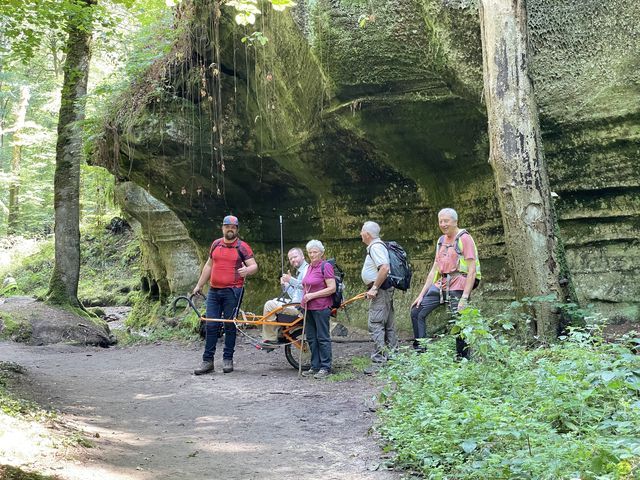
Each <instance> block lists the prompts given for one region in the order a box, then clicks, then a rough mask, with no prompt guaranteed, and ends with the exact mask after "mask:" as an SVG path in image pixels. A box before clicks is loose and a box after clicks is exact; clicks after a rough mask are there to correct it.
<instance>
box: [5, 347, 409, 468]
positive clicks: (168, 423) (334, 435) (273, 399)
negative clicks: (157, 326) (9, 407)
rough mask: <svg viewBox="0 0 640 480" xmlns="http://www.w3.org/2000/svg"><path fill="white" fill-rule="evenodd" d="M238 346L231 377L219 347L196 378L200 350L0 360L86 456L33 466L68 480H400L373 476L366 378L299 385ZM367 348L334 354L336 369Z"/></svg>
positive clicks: (274, 363) (37, 351)
mask: <svg viewBox="0 0 640 480" xmlns="http://www.w3.org/2000/svg"><path fill="white" fill-rule="evenodd" d="M238 340H239V342H238V347H237V350H236V356H235V363H236V371H235V372H233V373H231V374H227V375H225V374H223V373H222V372H221V371H222V366H221V360H220V354H221V353H222V352H221V350H222V348H221V347H220V348H219V350H220V351H218V352H217V358H216V372H215V373H214V374H212V375H204V376H200V377H196V376H194V375H192V370H193V368H194V366H196V365H197V364H198V363H199V361H200V357H201V348H200V344H198V345H192V346H184V345H174V344H155V345H144V346H135V347H129V348H109V349H101V348H97V347H96V348H93V347H92V348H86V347H83V348H80V347H71V346H62V345H56V346H46V347H28V346H24V345H19V344H14V343H6V342H3V343H0V361H2V360H4V361H13V362H17V363H19V364H20V365H22V366H24V367H25V368H26V369H27V370H28V377H27V379H26V380H27V381H26V382H25V383H26V384H27V385H28V389H29V393H30V394H31V395H32V396H33V397H34V398H35V399H37V400H38V401H39V402H40V403H41V404H44V405H50V406H52V407H55V408H58V409H59V410H61V411H62V412H63V414H64V417H65V421H68V422H70V423H71V424H72V425H76V426H77V427H78V428H79V429H81V430H82V431H84V432H85V435H86V437H87V438H90V439H91V441H92V442H93V443H94V444H95V446H96V448H89V449H85V450H83V452H82V457H83V458H82V459H77V460H76V461H75V462H68V461H64V460H63V459H59V461H58V462H55V464H52V463H51V459H49V460H44V459H43V460H42V461H40V462H39V461H37V460H33V463H32V467H38V468H39V469H40V471H41V473H54V474H56V475H59V476H60V477H61V478H64V479H73V480H75V479H82V480H89V479H94V478H95V479H100V480H122V479H128V480H148V479H154V480H158V479H242V480H244V479H261V480H268V479H274V480H275V479H278V480H282V479H318V478H322V479H353V480H356V479H358V480H359V479H397V478H400V475H399V474H398V473H395V472H391V471H386V470H378V469H377V467H378V465H379V464H380V462H381V460H380V456H381V451H380V448H379V446H378V444H377V443H376V441H375V439H374V438H372V437H371V436H369V435H368V432H369V429H370V427H371V425H372V423H373V422H374V421H375V414H374V413H372V412H371V411H370V410H369V408H368V406H367V404H368V402H369V401H370V399H371V397H372V396H373V395H375V393H376V391H377V388H378V387H377V385H376V381H375V379H372V378H370V377H366V376H362V375H360V376H358V378H356V379H355V380H349V381H345V382H328V381H319V380H313V379H298V377H297V371H296V370H294V369H293V368H291V367H290V366H289V364H288V363H287V362H286V360H285V357H284V352H283V350H277V351H275V352H272V353H265V352H261V351H258V350H256V349H255V348H253V347H252V346H251V345H249V344H248V343H246V342H245V341H243V340H242V339H241V338H240V337H239V339H238ZM370 348H371V345H370V344H367V343H355V344H354V343H347V344H334V359H335V363H336V364H338V365H339V364H340V363H342V364H344V363H345V362H346V359H347V358H348V357H349V356H351V355H362V354H366V352H367V351H368V350H369V349H370ZM47 461H49V462H50V464H49V465H47V464H46V463H47ZM0 463H2V462H0Z"/></svg>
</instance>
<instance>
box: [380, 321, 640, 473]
mask: <svg viewBox="0 0 640 480" xmlns="http://www.w3.org/2000/svg"><path fill="white" fill-rule="evenodd" d="M469 315H471V316H473V317H474V320H473V322H469V321H468V318H467V319H466V320H467V321H466V325H467V327H463V330H464V329H465V328H466V331H467V333H468V335H467V339H468V340H469V342H470V343H471V345H472V351H473V352H474V353H473V357H472V358H473V359H472V360H471V361H466V360H463V361H461V362H460V361H456V360H455V359H454V351H455V348H454V344H453V343H454V342H453V339H452V338H451V337H446V338H443V339H441V340H440V341H435V342H432V343H428V344H427V345H426V347H427V348H426V352H425V353H423V354H416V353H414V352H409V351H405V352H403V353H401V354H400V355H398V356H397V357H396V358H395V359H394V360H393V361H392V362H390V364H389V366H388V367H387V368H386V369H385V370H384V371H383V373H382V374H381V376H382V378H386V380H387V382H388V383H387V386H386V388H385V390H384V391H383V393H382V398H381V400H382V402H383V403H384V404H385V405H386V406H387V407H388V408H385V409H380V410H379V416H380V424H379V430H380V432H381V434H382V436H383V437H384V439H385V440H386V442H387V446H386V448H387V450H388V451H391V452H394V454H395V456H394V460H393V463H394V464H395V465H396V466H398V467H402V468H404V469H407V470H410V471H413V472H415V473H417V474H419V475H421V476H424V477H425V478H429V479H488V478H491V479H585V480H586V479H599V480H602V479H640V356H639V355H637V353H638V344H639V342H640V339H639V338H638V337H640V335H638V334H635V333H634V332H631V333H630V334H627V336H625V337H623V338H622V339H621V341H620V342H619V343H608V342H605V341H604V340H603V338H602V336H601V335H600V333H599V329H595V330H594V329H589V328H573V329H571V330H570V333H569V334H567V335H566V336H564V337H562V338H561V340H560V341H559V342H558V343H557V344H555V345H552V346H550V347H547V348H536V349H530V348H529V349H528V348H525V347H522V346H517V345H515V344H513V343H512V342H510V341H509V340H507V339H505V338H502V337H500V336H498V335H497V334H496V333H495V332H493V331H492V329H491V328H490V327H489V323H490V322H489V321H484V322H483V321H481V320H482V317H481V315H480V314H479V312H477V311H474V310H471V309H467V311H466V312H465V315H463V319H462V323H464V322H465V318H464V317H468V316H469ZM471 323H473V327H470V326H469V325H470V324H471ZM507 328H509V327H507ZM634 352H635V353H634Z"/></svg>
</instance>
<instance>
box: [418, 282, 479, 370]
mask: <svg viewBox="0 0 640 480" xmlns="http://www.w3.org/2000/svg"><path fill="white" fill-rule="evenodd" d="M443 294H444V292H443ZM460 297H462V290H451V291H450V292H449V302H448V303H440V290H439V289H438V288H437V287H433V286H432V287H431V288H430V289H429V291H427V293H426V294H425V295H424V297H422V301H421V302H420V305H418V306H417V307H413V308H412V309H411V324H412V326H413V338H414V339H415V340H414V344H413V346H414V348H418V346H419V344H418V340H419V339H421V338H427V317H428V316H429V314H430V313H431V312H433V311H434V310H435V309H436V308H438V307H440V306H445V307H447V309H448V310H449V312H450V313H451V316H452V317H454V318H455V317H456V316H457V315H458V302H459V301H460ZM456 355H457V356H458V357H460V358H469V345H467V342H465V341H464V340H463V339H462V337H460V335H458V336H456Z"/></svg>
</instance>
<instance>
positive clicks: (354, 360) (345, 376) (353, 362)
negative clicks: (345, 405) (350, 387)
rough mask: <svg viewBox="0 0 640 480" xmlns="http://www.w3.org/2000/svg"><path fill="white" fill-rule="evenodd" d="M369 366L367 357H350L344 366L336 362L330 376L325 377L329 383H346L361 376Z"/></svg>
mask: <svg viewBox="0 0 640 480" xmlns="http://www.w3.org/2000/svg"><path fill="white" fill-rule="evenodd" d="M369 365H371V359H370V358H369V356H355V357H350V358H349V359H348V362H347V363H345V364H344V365H342V364H340V362H336V364H335V365H334V368H333V371H332V373H331V375H329V376H328V377H327V380H329V381H330V382H346V381H348V380H353V379H355V378H357V377H359V376H361V375H362V372H363V370H364V369H365V368H366V367H368V366H369Z"/></svg>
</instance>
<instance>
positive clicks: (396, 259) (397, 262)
mask: <svg viewBox="0 0 640 480" xmlns="http://www.w3.org/2000/svg"><path fill="white" fill-rule="evenodd" d="M382 243H383V244H384V246H385V247H387V252H389V275H388V276H387V278H385V280H384V282H383V283H382V285H381V286H380V288H381V289H382V290H386V289H388V288H391V287H393V288H397V289H398V290H402V291H405V292H406V291H407V290H409V287H410V286H411V277H412V276H413V272H412V271H411V265H410V264H409V256H408V255H407V252H405V250H404V248H402V247H401V246H400V244H399V243H397V242H393V241H392V242H384V241H383V242H382ZM369 256H371V254H370V253H369Z"/></svg>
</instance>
